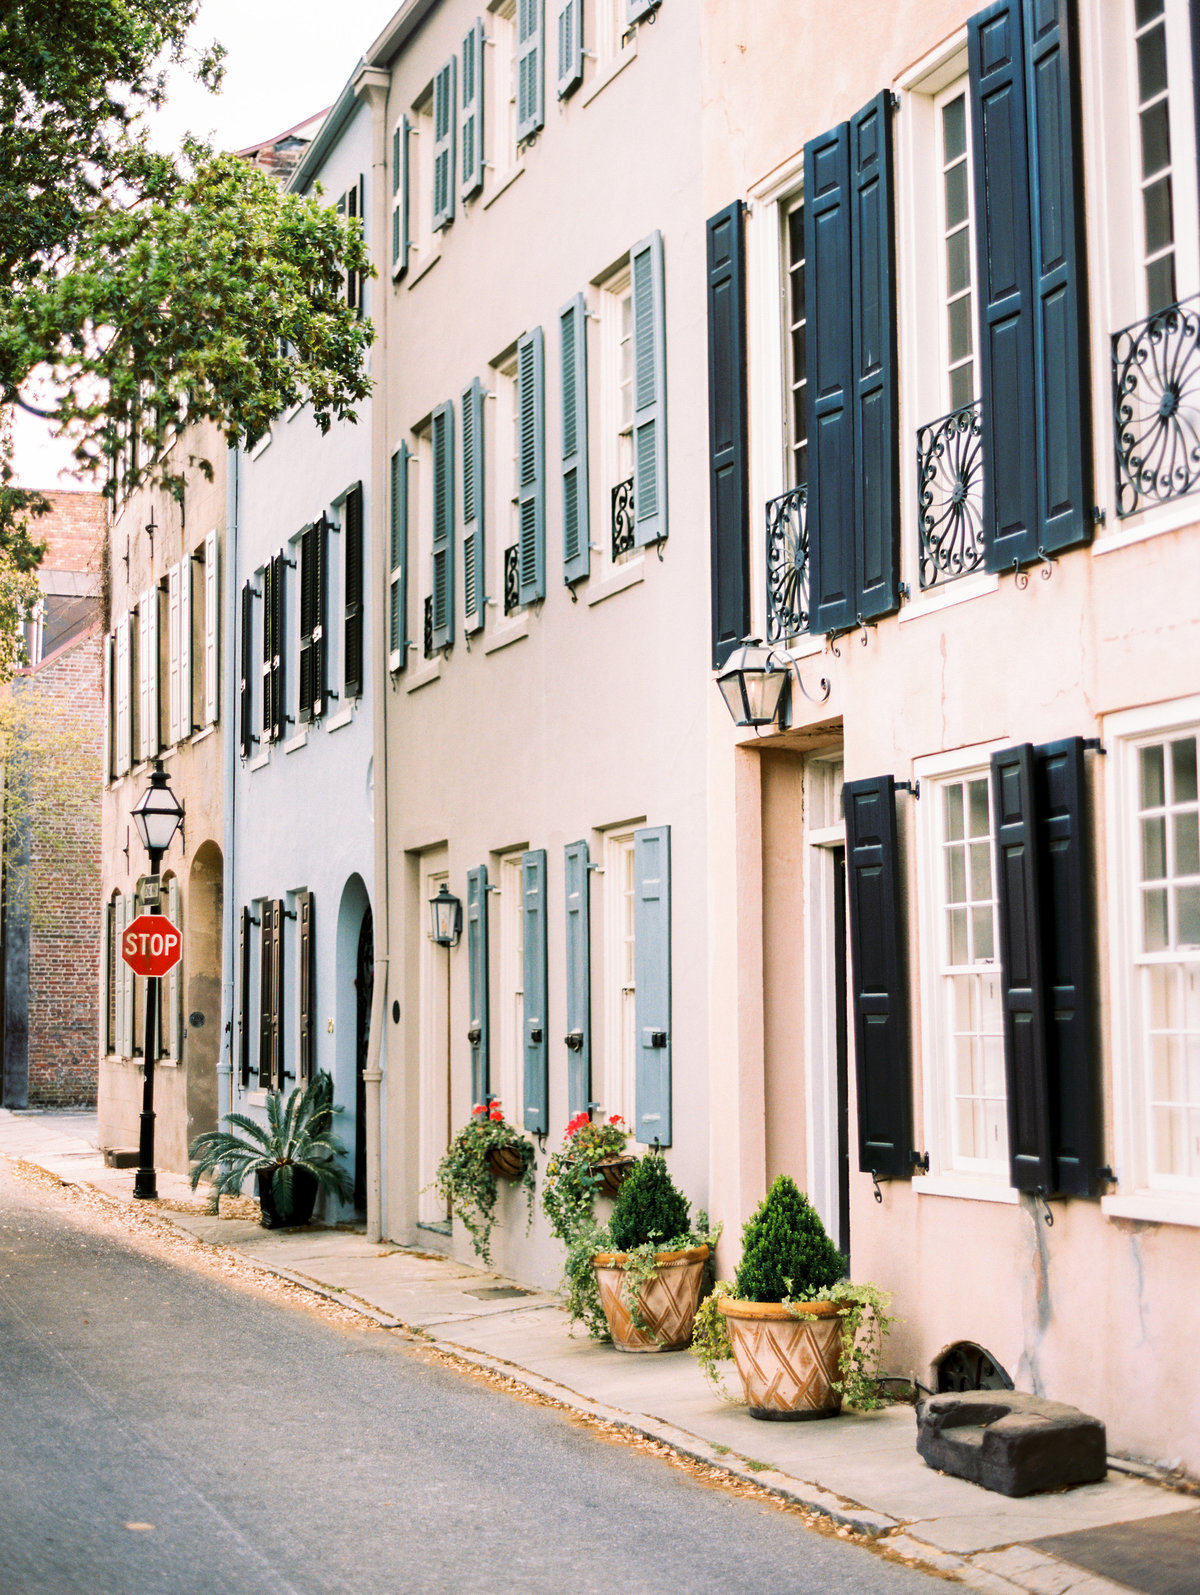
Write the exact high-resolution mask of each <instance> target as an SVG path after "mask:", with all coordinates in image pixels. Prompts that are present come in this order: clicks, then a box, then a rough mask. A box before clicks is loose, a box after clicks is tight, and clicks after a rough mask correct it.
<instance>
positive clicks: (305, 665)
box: [296, 526, 317, 725]
mask: <svg viewBox="0 0 1200 1595" xmlns="http://www.w3.org/2000/svg"><path fill="white" fill-rule="evenodd" d="M314 531H315V528H314V527H312V526H306V527H305V528H304V530H303V531H302V532H301V533H300V538H299V547H298V549H297V551H296V552H297V554H298V556H299V561H300V649H299V657H298V659H297V671H296V673H297V676H298V677H299V701H298V703H297V708H296V713H297V717H298V719H299V721H300V723H301V725H304V724H306V723H307V722H308V721H309V720H311V719H312V700H313V668H312V666H313V661H312V645H313V636H312V634H313V610H314V608H315V604H314V602H313V600H314V598H315V596H316V585H317V573H316V570H315V568H314V566H315V564H316V560H315V555H314V551H313V536H314Z"/></svg>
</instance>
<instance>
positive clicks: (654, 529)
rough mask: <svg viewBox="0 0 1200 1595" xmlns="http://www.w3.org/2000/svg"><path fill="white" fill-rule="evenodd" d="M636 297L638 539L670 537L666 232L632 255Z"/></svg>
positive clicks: (635, 534)
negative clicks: (668, 521) (668, 529)
mask: <svg viewBox="0 0 1200 1595" xmlns="http://www.w3.org/2000/svg"><path fill="white" fill-rule="evenodd" d="M629 272H630V279H631V282H630V293H631V297H632V300H633V337H632V343H633V541H634V545H635V546H636V547H638V548H644V547H645V546H646V545H647V544H648V543H659V542H661V541H662V540H663V538H665V537H666V535H667V321H666V280H665V276H664V267H663V241H662V234H661V233H659V232H653V233H651V234H650V236H649V238H643V239H642V240H641V242H640V243H637V244H634V246H633V248H632V250H631V251H630V254H629Z"/></svg>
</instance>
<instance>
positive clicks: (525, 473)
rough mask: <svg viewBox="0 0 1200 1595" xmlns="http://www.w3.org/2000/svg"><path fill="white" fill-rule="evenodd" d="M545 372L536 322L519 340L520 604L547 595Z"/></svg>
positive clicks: (540, 333)
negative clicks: (531, 329) (530, 330)
mask: <svg viewBox="0 0 1200 1595" xmlns="http://www.w3.org/2000/svg"><path fill="white" fill-rule="evenodd" d="M544 372H545V356H544V350H543V343H542V329H541V328H540V327H535V328H534V329H533V331H532V332H530V333H526V335H525V336H524V337H523V338H522V339H521V340H520V342H519V343H518V344H517V516H518V526H519V535H518V548H519V552H518V556H517V560H518V601H519V602H520V603H522V604H531V603H533V602H534V601H535V600H536V599H538V598H545V596H546V433H545V415H546V406H545V381H544ZM435 624H436V621H435Z"/></svg>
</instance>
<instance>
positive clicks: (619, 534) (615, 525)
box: [612, 476, 636, 563]
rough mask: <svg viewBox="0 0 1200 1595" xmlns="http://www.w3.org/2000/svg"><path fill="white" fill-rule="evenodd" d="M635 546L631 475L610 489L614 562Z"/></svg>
mask: <svg viewBox="0 0 1200 1595" xmlns="http://www.w3.org/2000/svg"><path fill="white" fill-rule="evenodd" d="M635 547H636V544H635V543H634V539H633V477H632V476H630V477H628V478H627V479H626V480H625V481H624V482H618V483H617V485H616V487H614V488H613V490H612V557H613V562H614V563H615V562H616V561H617V560H618V559H620V557H621V555H622V554H631V553H632V552H633V550H634V548H635Z"/></svg>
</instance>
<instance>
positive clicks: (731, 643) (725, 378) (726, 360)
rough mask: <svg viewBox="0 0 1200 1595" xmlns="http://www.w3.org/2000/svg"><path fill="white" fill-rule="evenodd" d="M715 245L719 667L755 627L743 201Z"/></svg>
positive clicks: (714, 570)
mask: <svg viewBox="0 0 1200 1595" xmlns="http://www.w3.org/2000/svg"><path fill="white" fill-rule="evenodd" d="M707 235H708V237H707V246H708V259H707V265H708V511H709V536H710V581H711V597H712V662H713V667H714V668H715V669H720V667H721V666H722V665H723V664H724V663H725V661H726V659H728V657H729V655H730V654H731V653H732V652H733V650H734V649H735V648H736V647H737V645H738V643H739V642H741V640H742V638H743V637H744V636H746V634H747V633H748V632H749V630H750V463H749V415H750V403H749V392H748V386H749V384H748V381H747V370H746V366H747V362H746V269H745V253H746V247H745V220H744V213H743V206H742V202H741V201H740V200H735V201H734V203H733V204H732V205H727V206H726V207H725V209H724V210H721V211H718V212H717V214H716V215H715V216H711V217H710V218H709V221H708V226H707Z"/></svg>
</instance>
